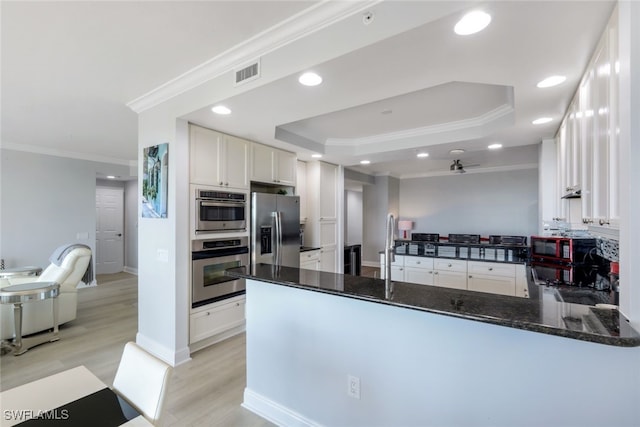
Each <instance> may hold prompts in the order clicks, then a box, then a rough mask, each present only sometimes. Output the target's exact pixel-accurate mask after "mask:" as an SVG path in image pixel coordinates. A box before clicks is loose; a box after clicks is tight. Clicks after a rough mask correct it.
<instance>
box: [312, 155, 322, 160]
mask: <svg viewBox="0 0 640 427" xmlns="http://www.w3.org/2000/svg"><path fill="white" fill-rule="evenodd" d="M311 157H313V158H314V159H320V158H322V154H312V155H311Z"/></svg>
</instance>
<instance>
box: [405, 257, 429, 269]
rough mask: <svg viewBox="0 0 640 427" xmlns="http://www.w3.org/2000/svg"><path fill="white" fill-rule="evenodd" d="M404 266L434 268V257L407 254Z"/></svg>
mask: <svg viewBox="0 0 640 427" xmlns="http://www.w3.org/2000/svg"><path fill="white" fill-rule="evenodd" d="M404 266H405V267H413V268H424V269H428V270H433V258H426V257H417V256H405V257H404Z"/></svg>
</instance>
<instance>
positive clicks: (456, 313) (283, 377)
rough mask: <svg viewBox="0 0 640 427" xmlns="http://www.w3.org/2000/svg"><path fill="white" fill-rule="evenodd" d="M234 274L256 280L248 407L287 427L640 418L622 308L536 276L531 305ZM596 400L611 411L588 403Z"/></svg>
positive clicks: (320, 278)
mask: <svg viewBox="0 0 640 427" xmlns="http://www.w3.org/2000/svg"><path fill="white" fill-rule="evenodd" d="M229 274H232V275H236V276H238V277H245V278H247V306H246V316H247V388H246V390H245V399H244V406H245V407H247V408H249V409H251V410H252V411H254V412H256V413H258V414H260V415H262V416H264V417H266V418H268V419H271V420H272V421H274V422H276V423H277V424H279V425H353V426H357V425H361V426H364V425H367V426H374V425H379V426H389V425H420V426H428V425H493V426H516V425H531V426H533V425H563V426H571V425H576V426H578V425H579V426H600V425H621V426H622V425H629V426H631V425H637V421H638V420H640V409H639V408H638V406H637V401H638V398H639V397H640V370H638V368H637V361H638V360H639V358H640V334H638V333H637V332H636V331H635V330H633V328H631V327H630V325H629V323H628V322H627V320H626V319H625V318H623V317H622V316H621V315H620V314H619V313H618V311H617V310H611V309H598V308H594V307H589V306H582V305H575V304H566V303H561V302H558V301H556V300H555V299H554V298H548V297H547V296H546V295H545V287H542V288H540V289H538V288H537V285H534V284H531V285H530V286H532V287H533V288H532V289H530V291H531V292H530V296H531V297H530V298H529V299H526V298H517V297H509V296H503V295H492V294H485V293H479V292H472V291H466V290H456V289H447V288H439V287H434V286H425V285H417V284H410V283H403V282H396V283H394V289H393V295H392V297H391V298H390V299H385V298H384V282H383V281H382V280H379V279H371V278H364V277H356V276H348V275H341V274H332V273H324V272H318V271H309V270H301V269H296V268H285V267H280V268H275V267H272V266H271V265H262V266H259V268H257V269H256V271H255V272H254V274H253V275H246V274H243V273H241V272H239V271H236V272H230V273H229ZM602 381H604V383H602ZM599 384H606V389H607V390H609V391H607V392H602V390H601V389H600V385H599ZM612 390H613V392H611V391H612ZM596 395H597V402H598V406H599V407H600V408H606V410H604V409H603V410H598V411H595V410H589V409H586V408H585V402H589V401H591V400H592V399H593V398H594V397H595V396H596ZM514 396H515V397H514ZM506 402H510V403H509V404H508V405H506Z"/></svg>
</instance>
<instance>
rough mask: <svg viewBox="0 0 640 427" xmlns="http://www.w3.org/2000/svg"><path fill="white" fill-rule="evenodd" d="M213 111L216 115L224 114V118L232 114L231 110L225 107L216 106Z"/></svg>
mask: <svg viewBox="0 0 640 427" xmlns="http://www.w3.org/2000/svg"><path fill="white" fill-rule="evenodd" d="M211 111H213V112H214V113H216V114H222V115H223V116H226V115H227V114H231V110H230V109H229V108H227V107H225V106H224V105H216V106H215V107H213V108H212V109H211Z"/></svg>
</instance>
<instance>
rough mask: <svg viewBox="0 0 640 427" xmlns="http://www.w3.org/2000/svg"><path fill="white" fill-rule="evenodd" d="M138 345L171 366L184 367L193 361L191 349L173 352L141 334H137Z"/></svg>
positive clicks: (186, 348)
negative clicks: (183, 365)
mask: <svg viewBox="0 0 640 427" xmlns="http://www.w3.org/2000/svg"><path fill="white" fill-rule="evenodd" d="M136 343H137V344H138V345H139V346H140V347H142V348H144V349H145V350H147V351H148V352H149V353H151V354H153V355H154V356H156V357H158V358H159V359H162V360H164V361H165V362H167V363H168V364H169V365H171V366H174V367H175V366H178V365H182V364H183V363H186V362H188V361H190V360H191V354H190V352H189V347H185V348H183V349H180V350H177V351H172V350H171V349H169V348H167V347H165V346H163V345H162V344H160V343H158V342H157V341H155V340H152V339H150V338H148V337H147V336H145V335H142V334H141V333H140V332H138V333H137V334H136Z"/></svg>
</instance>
